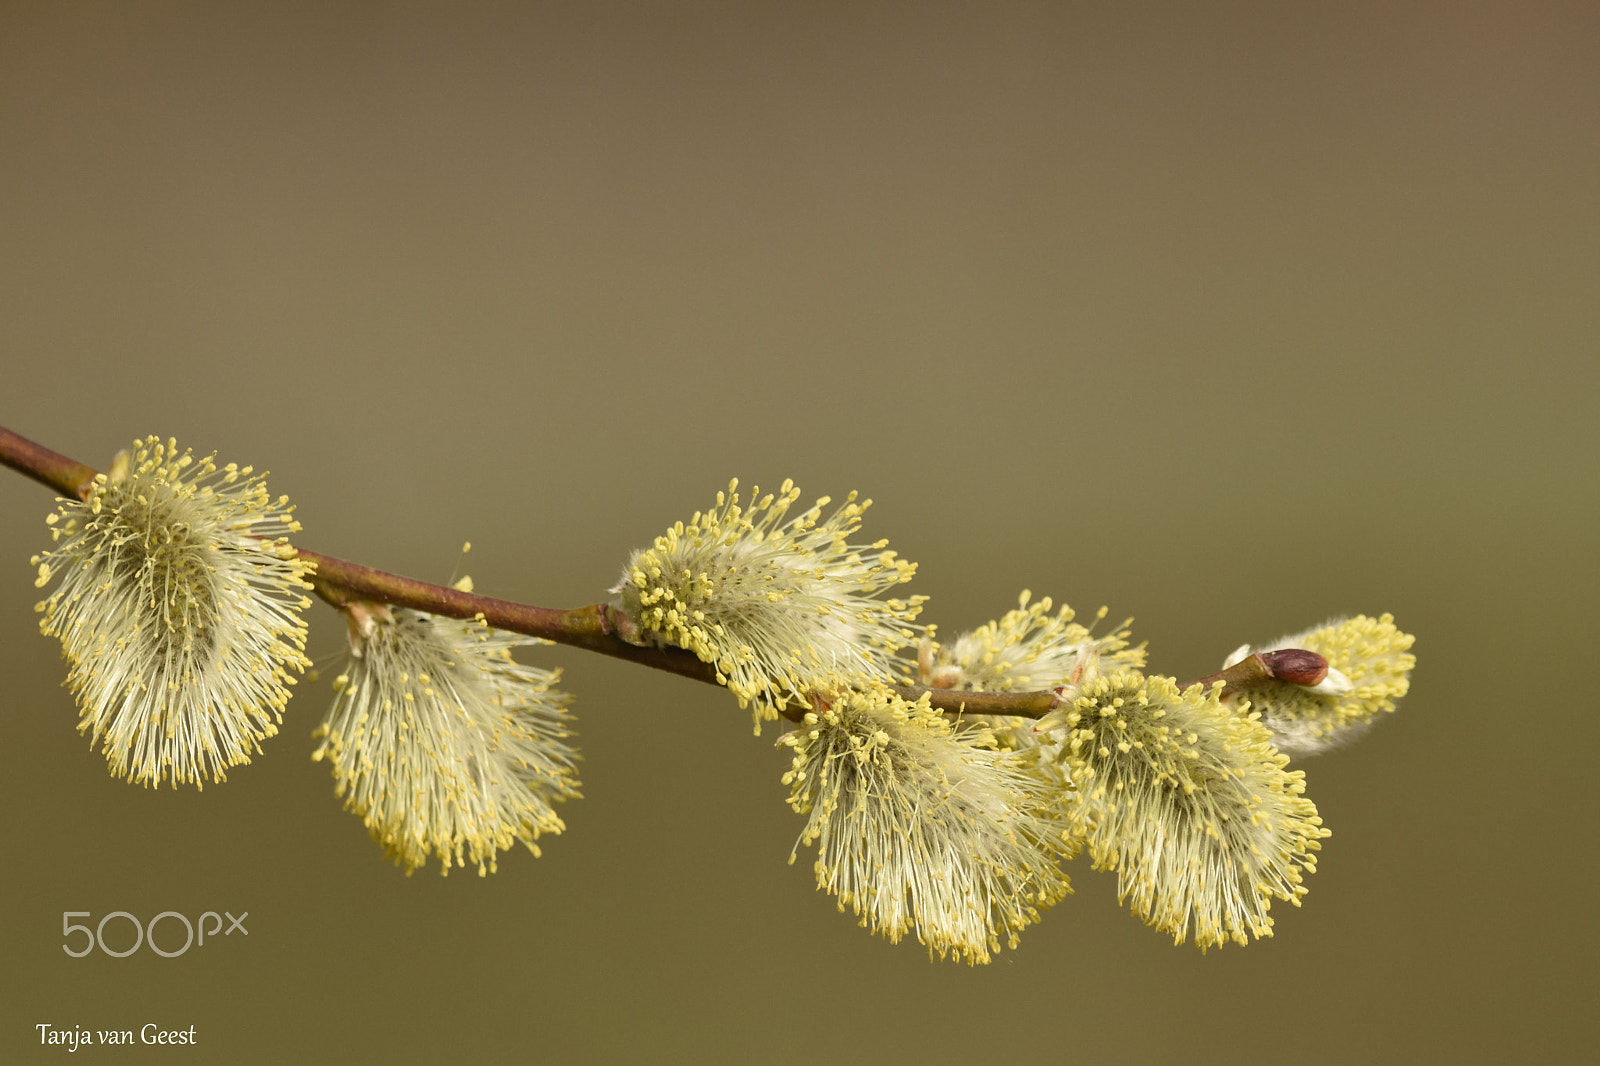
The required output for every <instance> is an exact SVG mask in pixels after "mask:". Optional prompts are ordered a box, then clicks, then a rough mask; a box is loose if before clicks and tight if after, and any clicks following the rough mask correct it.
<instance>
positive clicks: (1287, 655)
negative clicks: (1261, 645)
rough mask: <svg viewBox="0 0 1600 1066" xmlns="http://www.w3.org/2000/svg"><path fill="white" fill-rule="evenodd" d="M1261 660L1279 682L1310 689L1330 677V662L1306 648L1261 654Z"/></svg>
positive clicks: (1285, 649)
mask: <svg viewBox="0 0 1600 1066" xmlns="http://www.w3.org/2000/svg"><path fill="white" fill-rule="evenodd" d="M1260 654H1261V659H1262V661H1263V662H1265V663H1266V664H1267V669H1268V670H1270V671H1272V676H1273V677H1275V678H1277V679H1278V680H1279V681H1288V682H1289V683H1291V684H1295V685H1305V686H1306V687H1307V688H1310V687H1312V686H1314V685H1319V684H1321V683H1322V679H1323V678H1325V677H1327V676H1328V660H1326V659H1324V658H1323V657H1322V656H1320V655H1318V654H1317V653H1316V652H1314V651H1306V650H1305V649H1304V648H1284V649H1283V650H1281V651H1264V652H1261V653H1260Z"/></svg>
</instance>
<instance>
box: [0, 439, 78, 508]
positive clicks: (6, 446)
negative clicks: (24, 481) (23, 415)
mask: <svg viewBox="0 0 1600 1066" xmlns="http://www.w3.org/2000/svg"><path fill="white" fill-rule="evenodd" d="M0 463H4V464H5V465H6V466H9V467H10V468H11V469H13V470H15V471H17V472H18V473H20V474H26V475H27V476H28V477H31V478H33V480H35V481H37V482H40V483H41V484H44V485H48V486H50V487H51V488H53V489H55V490H56V492H57V493H58V494H60V495H62V496H72V497H75V498H77V499H80V500H81V499H83V497H84V495H85V494H86V493H87V492H88V490H89V485H90V483H91V482H93V481H94V476H95V473H96V471H95V469H94V468H93V467H91V466H84V465H83V464H82V463H80V462H78V461H77V460H75V459H68V458H67V457H66V456H65V455H62V454H61V453H60V452H53V451H51V450H50V449H49V448H46V447H45V446H44V445H42V444H35V443H34V442H33V441H31V440H29V439H28V438H27V437H23V436H19V435H18V434H16V433H13V432H11V431H10V430H9V429H7V428H5V427H4V426H0Z"/></svg>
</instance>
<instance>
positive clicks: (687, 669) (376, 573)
mask: <svg viewBox="0 0 1600 1066" xmlns="http://www.w3.org/2000/svg"><path fill="white" fill-rule="evenodd" d="M0 463H4V464H5V465H6V466H9V467H10V468H12V469H13V470H16V471H18V472H19V473H22V474H25V475H27V476H28V477H31V478H33V479H34V480H35V481H38V482H41V483H42V484H44V485H47V486H49V487H50V488H53V489H55V490H56V492H58V493H59V494H60V495H62V496H70V497H74V498H77V499H83V498H84V497H85V496H86V495H87V494H88V491H89V486H90V485H91V484H93V482H94V479H95V477H96V476H97V473H98V472H97V471H96V470H95V469H94V468H93V467H89V466H85V465H84V464H82V463H80V462H77V461H76V460H74V459H70V458H68V457H67V456H65V455H61V454H59V453H58V452H54V451H51V450H50V449H49V448H46V447H44V446H43V445H40V444H35V443H34V442H33V441H30V440H28V439H27V438H25V437H22V436H19V435H18V434H16V433H13V432H11V431H10V430H9V429H6V428H4V427H0ZM295 550H296V551H297V552H298V553H299V554H300V557H301V558H302V559H304V560H306V561H307V562H308V563H311V564H312V565H313V567H314V572H313V573H312V574H311V575H310V577H311V582H312V587H313V589H314V590H315V592H316V593H317V595H318V596H319V597H321V598H322V599H323V600H324V601H326V602H327V603H328V604H330V605H331V606H333V607H335V608H338V609H341V610H342V609H344V608H345V607H347V606H349V605H350V604H351V603H353V602H356V601H376V602H380V603H388V604H393V605H394V606H397V607H410V608H412V609H413V610H418V611H426V612H427V613H429V614H437V615H444V616H446V617H449V618H477V617H480V616H481V617H482V619H483V621H484V622H486V623H487V624H488V625H491V626H493V627H494V628H496V629H503V630H507V631H510V632H513V633H521V634H523V635H525V636H530V637H541V638H543V639H545V640H549V641H554V642H555V643H557V644H565V645H568V646H569V647H574V648H583V649H585V650H586V651H592V652H597V653H599V654H601V655H608V656H610V657H611V658H613V659H624V660H626V661H628V662H631V663H638V664H639V665H641V666H648V667H650V668H651V669H653V670H664V671H666V672H668V673H672V674H677V675H679V676H680V677H687V678H692V679H693V680H695V681H703V682H705V683H706V684H710V685H716V684H717V677H716V675H717V671H716V667H715V666H713V665H712V664H710V663H705V662H701V661H700V659H698V658H696V657H695V655H694V654H693V653H692V652H689V651H686V650H684V649H682V648H676V647H658V646H654V645H640V644H635V643H631V642H629V641H628V640H625V639H624V638H623V637H622V636H621V635H620V632H622V631H626V630H628V629H630V628H631V627H630V626H629V622H628V620H627V619H626V618H624V617H622V616H621V615H620V614H619V613H618V612H617V610H616V608H614V607H613V606H612V605H610V604H606V603H594V604H590V605H589V606H587V607H575V608H572V609H570V610H559V609H555V608H550V607H535V606H532V605H531V604H526V603H515V602H513V601H511V600H500V599H495V598H494V597H492V596H479V595H475V594H474V593H470V592H462V591H461V590H459V589H453V588H449V587H446V586H444V585H433V584H429V583H428V582H426V581H418V580H416V579H415V578H409V577H402V576H400V575H399V574H391V573H387V572H385V571H383V570H375V569H373V568H372V567H370V566H362V565H361V564H360V563H352V562H349V561H347V560H344V559H337V558H334V557H333V556H331V555H323V554H322V553H320V552H314V551H311V550H309V549H306V548H301V547H299V546H298V545H297V546H296V548H295ZM1305 654H1310V653H1309V652H1307V653H1305ZM1263 671H1264V672H1263ZM1274 676H1275V675H1274V674H1273V672H1272V670H1271V669H1270V667H1268V666H1264V665H1262V664H1261V662H1260V657H1259V656H1251V657H1249V658H1248V659H1246V660H1245V661H1244V663H1241V664H1239V665H1237V666H1235V667H1231V668H1229V670H1224V671H1223V672H1221V673H1219V674H1212V675H1210V676H1209V677H1206V678H1202V679H1201V680H1202V683H1204V684H1206V685H1210V684H1213V683H1215V682H1217V681H1222V682H1223V683H1225V684H1227V685H1228V686H1230V688H1242V687H1249V685H1251V684H1253V683H1259V682H1260V681H1261V680H1263V679H1270V678H1272V677H1274ZM1276 676H1282V675H1281V674H1279V675H1276ZM719 687H720V686H719ZM895 690H896V691H897V692H898V693H899V694H900V695H901V696H903V697H904V698H906V699H908V700H916V699H919V698H920V697H921V696H922V695H923V694H927V696H928V699H929V702H930V703H931V704H932V706H933V707H935V708H937V709H938V710H940V711H942V712H944V713H946V714H984V715H996V716H1010V717H1018V718H1041V717H1043V716H1044V715H1045V714H1047V713H1048V712H1049V711H1050V710H1051V709H1052V708H1053V707H1055V706H1056V704H1057V703H1058V702H1059V701H1060V699H1061V698H1062V695H1063V690H1061V689H1045V690H1043V691H1038V692H957V691H952V690H950V689H937V688H925V687H923V686H920V685H897V686H895ZM805 710H806V708H804V707H802V706H799V705H797V704H793V703H791V704H790V705H789V706H788V707H786V708H784V713H785V716H786V717H789V718H791V719H793V720H798V719H799V718H800V717H801V715H802V714H803V713H804V711H805Z"/></svg>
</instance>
